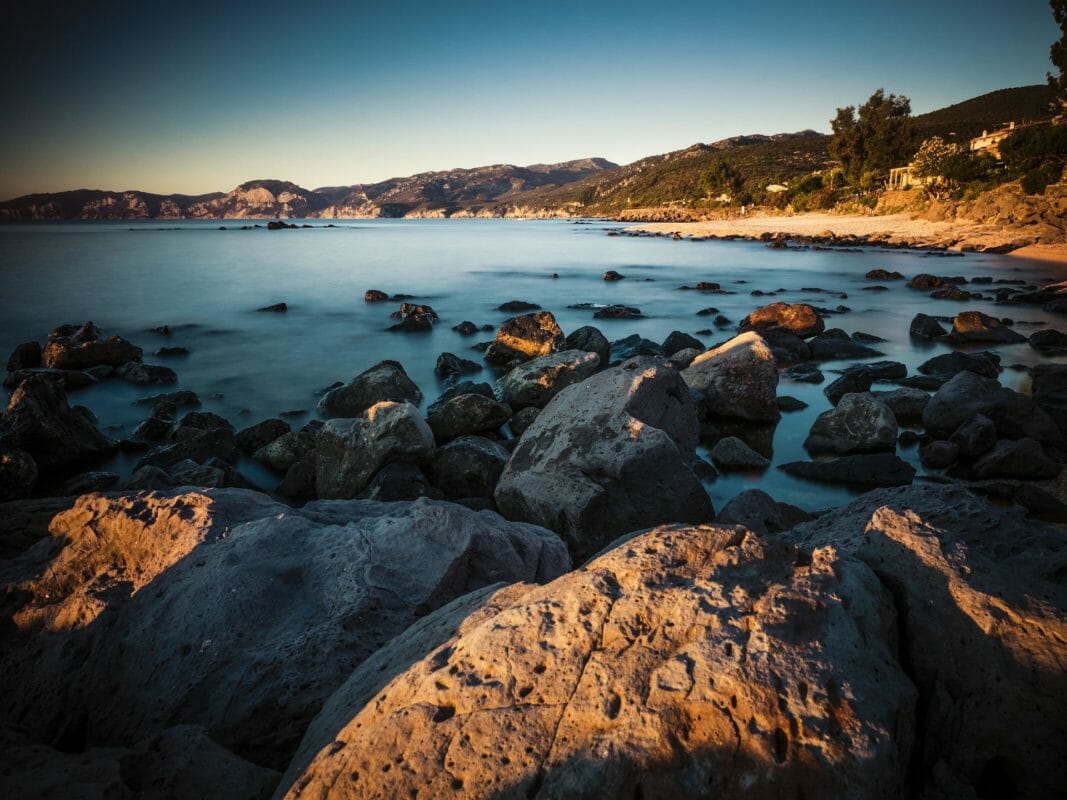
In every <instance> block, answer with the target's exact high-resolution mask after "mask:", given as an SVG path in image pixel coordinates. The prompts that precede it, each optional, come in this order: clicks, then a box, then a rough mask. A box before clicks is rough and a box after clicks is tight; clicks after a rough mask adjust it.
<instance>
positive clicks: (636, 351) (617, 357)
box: [611, 333, 663, 363]
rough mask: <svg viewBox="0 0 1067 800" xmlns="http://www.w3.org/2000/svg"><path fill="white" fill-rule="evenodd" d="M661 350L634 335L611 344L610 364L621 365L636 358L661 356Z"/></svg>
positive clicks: (652, 343) (656, 345)
mask: <svg viewBox="0 0 1067 800" xmlns="http://www.w3.org/2000/svg"><path fill="white" fill-rule="evenodd" d="M662 355H663V348H662V347H660V346H659V345H658V344H656V343H655V342H653V341H651V340H650V339H643V338H642V337H640V336H638V335H637V334H636V333H635V334H632V335H630V336H627V337H626V338H625V339H619V340H617V341H614V342H612V343H611V361H612V363H616V362H618V363H621V362H623V361H628V360H629V359H631V358H637V357H638V356H662Z"/></svg>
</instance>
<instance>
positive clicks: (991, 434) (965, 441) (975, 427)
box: [949, 414, 997, 458]
mask: <svg viewBox="0 0 1067 800" xmlns="http://www.w3.org/2000/svg"><path fill="white" fill-rule="evenodd" d="M949 441H950V442H952V443H953V444H954V445H956V447H958V448H959V451H960V453H961V454H962V455H964V456H966V457H967V458H977V457H978V456H980V455H982V454H983V453H987V452H989V451H990V450H991V449H992V448H993V445H995V444H996V443H997V427H996V425H994V424H993V420H991V419H990V418H989V417H987V416H985V415H984V414H975V415H974V417H972V418H971V419H970V420H968V421H967V422H964V423H963V424H962V425H960V426H959V427H958V428H957V429H956V430H955V432H954V433H953V434H952V436H950V437H949Z"/></svg>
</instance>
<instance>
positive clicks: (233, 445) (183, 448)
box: [134, 428, 241, 469]
mask: <svg viewBox="0 0 1067 800" xmlns="http://www.w3.org/2000/svg"><path fill="white" fill-rule="evenodd" d="M209 458H217V459H219V460H220V461H222V462H224V463H226V464H229V465H231V466H232V465H234V464H236V463H237V462H238V460H239V459H240V458H241V451H240V449H238V447H237V439H236V437H235V436H234V432H233V430H232V429H227V428H212V429H209V430H206V431H202V432H200V433H199V434H196V435H192V436H189V437H187V438H185V439H182V440H181V441H180V442H175V443H174V444H169V445H162V446H160V447H156V448H154V449H152V450H149V451H148V452H147V453H146V454H145V455H144V456H143V457H142V458H141V460H140V461H138V462H137V466H136V467H134V469H140V468H141V467H145V466H152V467H162V468H163V469H168V468H169V467H172V466H174V465H175V464H177V463H178V462H179V461H193V462H195V463H197V464H203V463H204V462H205V461H207V460H208V459H209Z"/></svg>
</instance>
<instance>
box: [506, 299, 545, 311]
mask: <svg viewBox="0 0 1067 800" xmlns="http://www.w3.org/2000/svg"><path fill="white" fill-rule="evenodd" d="M540 308H541V306H539V305H537V303H529V302H527V301H525V300H508V301H507V302H506V303H501V304H500V305H498V306H497V307H496V310H497V311H508V312H515V311H537V310H538V309H540Z"/></svg>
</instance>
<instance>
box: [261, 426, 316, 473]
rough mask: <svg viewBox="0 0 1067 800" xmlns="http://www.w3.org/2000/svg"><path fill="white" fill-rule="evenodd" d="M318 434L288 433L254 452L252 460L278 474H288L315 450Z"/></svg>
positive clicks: (309, 432)
mask: <svg viewBox="0 0 1067 800" xmlns="http://www.w3.org/2000/svg"><path fill="white" fill-rule="evenodd" d="M317 436H318V432H311V431H289V432H288V433H283V434H282V435H281V436H279V437H278V438H277V439H272V440H271V441H269V442H267V444H265V445H263V446H262V447H261V448H259V449H258V450H256V452H255V454H254V455H253V458H255V459H256V461H258V462H260V463H261V464H266V465H267V466H268V467H270V468H271V469H273V470H276V471H278V472H288V471H289V470H290V469H291V468H292V467H293V465H294V464H296V463H297V462H298V461H300V460H302V459H303V458H304V456H306V455H307V454H308V453H309V452H311V451H312V450H314V449H315V440H316V438H317Z"/></svg>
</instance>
